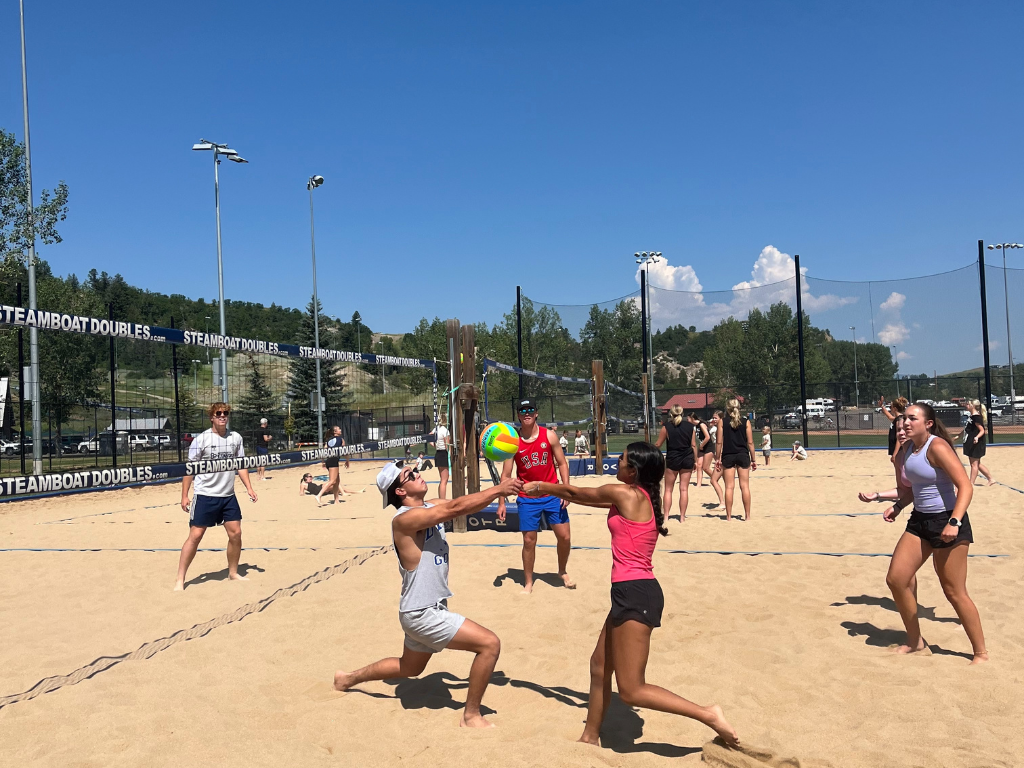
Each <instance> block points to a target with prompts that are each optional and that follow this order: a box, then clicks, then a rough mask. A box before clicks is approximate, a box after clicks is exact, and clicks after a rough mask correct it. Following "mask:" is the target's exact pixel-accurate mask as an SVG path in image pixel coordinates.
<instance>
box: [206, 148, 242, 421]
mask: <svg viewBox="0 0 1024 768" xmlns="http://www.w3.org/2000/svg"><path fill="white" fill-rule="evenodd" d="M192 151H193V152H211V151H212V152H213V201H214V208H215V209H216V212H217V290H218V299H219V309H220V335H221V336H227V322H226V320H225V317H224V257H223V253H222V251H221V238H220V172H219V167H220V156H221V155H223V156H224V157H226V158H227V159H228V160H231V161H232V162H235V163H248V162H249V161H248V160H246V159H244V158H243V157H240V156H239V154H238V152H236V151H235V150H233V149H231V147H229V146H228V145H227V144H218V143H217V142H215V141H207V140H206V139H200V140H199V142H198V143H197V144H193V145H192ZM220 372H221V374H220V395H221V400H223V401H224V402H225V403H226V402H228V352H227V350H226V349H224V348H221V350H220Z"/></svg>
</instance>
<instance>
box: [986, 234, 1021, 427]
mask: <svg viewBox="0 0 1024 768" xmlns="http://www.w3.org/2000/svg"><path fill="white" fill-rule="evenodd" d="M978 278H979V280H978V282H979V289H980V292H981V349H982V352H983V353H984V358H985V400H984V403H985V408H986V412H987V413H988V424H987V425H986V427H987V428H988V441H989V442H990V443H994V442H995V441H996V440H995V437H996V433H995V432H993V431H992V365H991V361H990V360H989V354H988V294H987V291H986V290H985V241H984V240H979V241H978ZM979 399H980V398H979ZM1010 405H1011V408H1012V412H1013V413H1014V414H1015V415H1016V410H1017V404H1016V403H1011V404H1010Z"/></svg>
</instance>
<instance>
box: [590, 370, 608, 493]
mask: <svg viewBox="0 0 1024 768" xmlns="http://www.w3.org/2000/svg"><path fill="white" fill-rule="evenodd" d="M590 365H591V371H592V374H593V380H594V404H593V407H594V432H595V433H596V437H597V439H596V440H594V474H597V475H603V474H604V457H605V454H606V446H607V443H606V442H605V441H606V440H607V439H608V426H607V423H608V416H607V414H606V413H605V410H604V362H603V361H601V360H594V361H593V362H592V363H591V364H590Z"/></svg>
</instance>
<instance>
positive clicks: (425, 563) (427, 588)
mask: <svg viewBox="0 0 1024 768" xmlns="http://www.w3.org/2000/svg"><path fill="white" fill-rule="evenodd" d="M423 506H425V507H432V506H434V505H433V504H424V505H423ZM408 509H411V507H402V508H400V509H399V510H398V511H397V512H396V513H395V517H398V516H399V515H400V514H402V513H403V512H405V511H406V510H408ZM392 519H394V518H392ZM397 554H398V551H397V550H396V551H395V555H396V556H397ZM398 572H399V573H400V574H402V598H401V600H399V602H398V612H399V613H407V612H409V611H418V610H421V609H423V608H430V607H431V606H434V605H437V604H438V603H440V602H441V601H442V600H445V599H447V598H449V597H451V596H452V591H451V590H450V589H448V541H447V539H445V536H444V523H438V524H437V525H435V526H433V527H432V528H427V529H426V531H424V533H423V551H422V552H421V553H420V562H419V565H418V566H416V568H414V569H413V570H411V571H407V570H405V568H403V567H402V560H401V558H399V560H398Z"/></svg>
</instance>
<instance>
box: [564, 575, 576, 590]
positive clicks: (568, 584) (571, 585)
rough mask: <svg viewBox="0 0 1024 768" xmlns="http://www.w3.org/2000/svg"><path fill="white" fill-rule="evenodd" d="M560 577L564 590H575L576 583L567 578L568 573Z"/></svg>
mask: <svg viewBox="0 0 1024 768" xmlns="http://www.w3.org/2000/svg"><path fill="white" fill-rule="evenodd" d="M561 576H562V583H563V584H565V588H566V589H576V582H575V581H573V580H572V579H571V578H570V577H569V574H568V573H563V574H561Z"/></svg>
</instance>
